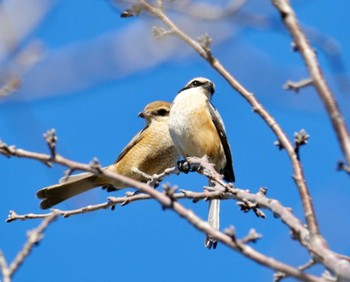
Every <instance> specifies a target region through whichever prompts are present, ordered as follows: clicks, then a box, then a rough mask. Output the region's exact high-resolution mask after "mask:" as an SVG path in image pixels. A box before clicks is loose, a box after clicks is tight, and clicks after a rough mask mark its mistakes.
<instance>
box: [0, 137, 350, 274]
mask: <svg viewBox="0 0 350 282" xmlns="http://www.w3.org/2000/svg"><path fill="white" fill-rule="evenodd" d="M0 148H2V150H0V153H1V152H2V151H4V153H5V154H6V155H9V154H10V155H11V156H17V157H25V158H31V159H36V160H39V161H46V160H48V159H51V162H53V163H59V164H62V165H64V166H67V167H69V168H71V169H72V168H74V169H79V170H84V171H89V172H92V173H94V174H98V175H103V177H105V178H107V179H109V180H112V181H113V180H118V181H123V182H124V183H125V184H126V185H128V186H130V187H135V188H136V189H138V190H139V191H140V192H143V193H146V194H147V195H144V194H136V195H133V196H131V197H128V196H126V197H122V198H112V197H111V198H109V201H108V202H106V203H102V204H99V205H94V206H93V205H90V206H88V207H85V208H82V209H78V210H73V211H68V212H64V211H57V210H53V214H54V215H55V217H56V216H58V215H63V216H65V217H68V216H70V215H74V214H78V213H84V212H91V211H93V210H97V209H103V208H108V207H113V206H115V205H116V203H120V204H123V205H125V204H127V203H129V202H131V201H132V200H134V201H136V200H142V199H149V198H153V199H156V200H157V201H158V202H159V203H161V205H162V207H163V208H164V209H173V210H174V211H175V212H176V213H178V214H179V215H180V216H181V217H183V218H185V219H186V220H188V221H189V222H190V223H191V224H192V225H193V226H194V227H195V228H197V229H199V230H201V231H202V232H204V233H205V234H208V235H210V236H212V237H213V238H216V239H218V241H220V242H222V243H224V244H225V245H227V246H229V247H230V248H232V249H234V250H236V251H239V252H241V253H242V254H243V255H245V256H247V257H249V258H251V259H253V260H254V261H256V262H258V263H259V264H262V265H265V266H267V267H270V268H272V269H274V270H276V271H280V272H283V273H287V274H288V275H289V276H292V277H295V278H298V279H303V280H304V281H320V280H319V279H318V278H316V277H314V276H310V275H307V274H304V273H303V272H301V271H299V270H297V269H295V268H293V267H291V266H288V265H286V264H283V263H281V262H278V261H276V260H274V259H272V258H269V257H266V256H265V255H263V254H261V253H259V252H257V251H255V250H254V249H252V248H250V247H248V246H247V245H245V244H243V242H244V241H243V242H241V241H237V242H233V240H232V236H231V237H230V236H228V235H225V234H224V233H222V232H220V231H218V230H216V229H214V228H212V227H211V226H210V225H209V224H208V223H207V222H205V221H203V220H201V219H200V218H199V217H197V216H196V215H195V214H194V213H193V212H192V211H190V210H187V209H186V208H184V207H183V206H182V205H180V204H179V203H178V202H177V199H179V198H181V197H182V198H184V197H187V198H188V197H191V193H188V192H182V193H180V194H177V193H174V192H175V189H173V188H171V187H168V188H166V189H165V190H166V191H165V193H164V192H159V191H157V190H155V189H154V188H153V187H151V186H149V185H147V184H145V183H141V182H138V181H135V180H133V179H130V178H127V177H124V176H122V175H118V174H116V173H113V172H109V171H105V170H101V169H100V166H99V164H98V163H97V162H96V161H94V162H92V164H90V165H86V164H81V163H78V162H74V161H71V160H68V159H65V158H63V157H62V156H60V155H59V154H57V153H56V154H55V157H54V158H52V156H50V155H46V154H39V153H33V152H29V151H25V150H22V149H16V148H14V147H13V146H12V147H11V146H10V147H9V146H7V145H4V143H2V147H1V146H0ZM9 148H11V149H9ZM187 161H188V162H189V165H190V169H191V170H194V169H196V170H198V172H199V173H202V174H204V175H205V176H207V177H208V178H209V179H211V180H212V181H214V183H217V185H218V186H217V187H216V189H215V191H214V192H212V193H213V194H215V195H216V196H217V197H219V198H220V199H222V198H223V197H224V196H225V195H226V196H227V197H228V198H233V199H236V200H240V201H248V202H250V203H252V205H253V208H258V207H259V208H268V209H270V210H271V211H272V212H273V213H274V214H276V215H278V217H279V218H281V219H282V221H283V222H284V223H286V224H287V225H288V226H289V227H290V228H291V230H292V232H293V234H294V238H295V239H298V240H299V241H300V242H301V244H302V245H304V246H306V247H307V248H308V250H309V251H310V252H311V253H312V254H317V257H318V258H321V259H322V258H326V257H327V261H326V262H325V264H326V266H327V267H329V268H330V269H339V267H338V266H339V264H342V265H343V266H345V264H344V261H345V260H341V259H340V258H339V256H337V254H334V253H333V252H331V251H330V250H329V249H328V247H327V246H326V245H325V244H324V241H323V239H322V237H318V238H317V241H315V237H312V236H310V233H309V231H308V229H307V228H305V226H304V225H303V224H302V223H301V222H300V220H298V219H297V218H295V217H294V216H293V215H292V213H291V211H290V209H288V208H284V207H283V206H281V205H280V204H279V202H278V201H276V200H272V199H268V198H267V197H266V189H260V190H259V192H258V193H257V194H251V193H249V192H247V191H245V190H239V189H235V188H233V186H232V184H230V183H229V184H227V183H225V182H224V181H223V180H222V175H220V174H218V173H217V172H216V171H215V169H214V167H213V165H212V164H210V163H209V162H208V159H207V158H202V159H200V158H187ZM192 193H193V192H192ZM192 195H195V197H193V199H195V198H196V199H197V200H198V199H199V198H203V199H208V198H210V197H211V195H210V192H209V191H204V192H202V193H197V194H192ZM113 201H114V202H113ZM51 215H52V214H51V213H50V215H47V214H44V215H33V214H29V215H23V216H21V215H20V216H19V215H17V214H16V213H14V212H11V213H10V215H9V218H8V221H14V220H16V219H22V220H23V219H29V218H40V217H42V218H49V217H50V216H51ZM345 262H346V263H347V264H349V262H347V261H345ZM341 270H342V271H344V273H342V272H341V273H340V275H342V276H344V275H348V276H347V277H350V273H347V272H346V269H341ZM348 271H350V267H349V268H348Z"/></svg>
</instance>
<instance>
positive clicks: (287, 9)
mask: <svg viewBox="0 0 350 282" xmlns="http://www.w3.org/2000/svg"><path fill="white" fill-rule="evenodd" d="M272 3H273V4H274V6H275V7H276V8H277V10H278V11H279V12H280V14H281V17H282V20H283V22H284V24H285V26H286V27H287V29H288V30H289V32H290V34H291V36H292V38H293V41H294V44H295V50H297V51H298V52H299V53H300V55H301V56H302V58H303V60H304V62H305V65H306V67H307V69H308V71H309V74H310V78H311V80H312V84H313V85H314V87H315V89H316V91H317V92H318V94H319V96H320V98H321V100H322V102H323V104H324V106H325V108H326V110H327V112H328V115H329V117H330V119H331V122H332V125H333V128H334V130H335V132H336V135H337V138H338V142H339V144H340V147H341V149H342V151H343V154H344V156H345V159H346V161H347V164H348V165H350V135H349V131H348V128H347V126H346V123H345V120H344V118H343V115H342V113H341V112H340V109H339V107H338V105H337V102H336V100H335V98H334V95H333V93H332V91H331V90H330V88H329V86H328V84H327V82H326V80H325V78H324V76H323V74H322V70H321V68H320V66H319V63H318V60H317V57H316V54H315V51H314V50H313V49H312V48H311V46H310V44H309V42H308V40H307V38H306V36H305V34H304V33H303V31H302V29H301V27H300V25H299V23H298V19H297V17H296V15H295V13H294V11H293V9H292V7H291V6H290V4H289V1H288V0H272Z"/></svg>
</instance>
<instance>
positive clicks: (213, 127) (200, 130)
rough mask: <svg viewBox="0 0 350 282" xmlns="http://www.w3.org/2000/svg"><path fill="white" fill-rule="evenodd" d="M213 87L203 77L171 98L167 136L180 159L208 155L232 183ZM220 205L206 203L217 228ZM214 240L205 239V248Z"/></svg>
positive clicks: (217, 201)
mask: <svg viewBox="0 0 350 282" xmlns="http://www.w3.org/2000/svg"><path fill="white" fill-rule="evenodd" d="M214 91H215V86H214V83H213V82H211V81H210V80H209V79H207V78H203V77H197V78H194V79H192V80H191V81H189V82H188V83H187V84H186V85H185V87H184V88H182V89H181V90H180V91H179V93H178V94H177V96H176V97H175V99H174V101H173V103H172V105H171V108H170V114H169V119H168V125H169V132H170V136H171V138H172V140H173V142H174V145H175V147H176V149H177V150H178V152H179V153H180V154H181V155H182V156H183V157H184V158H186V157H203V156H204V155H207V156H208V159H209V162H211V163H213V164H215V169H216V170H217V171H218V172H219V173H221V174H223V175H224V179H225V180H226V181H228V182H234V181H235V175H234V172H233V165H232V156H231V150H230V146H229V143H228V141H227V137H226V131H225V127H224V123H223V121H222V119H221V117H220V114H219V113H218V111H217V110H216V109H215V108H214V106H213V105H212V104H211V102H210V101H211V98H212V95H213V94H214ZM219 215H220V202H219V200H211V201H210V202H209V214H208V222H209V224H210V225H211V226H212V227H214V228H216V229H219V224H220V223H219ZM216 244H217V241H216V240H215V239H214V238H211V237H210V236H207V237H206V241H205V245H206V247H207V248H208V249H210V248H212V247H213V248H215V247H216Z"/></svg>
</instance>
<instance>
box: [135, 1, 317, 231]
mask: <svg viewBox="0 0 350 282" xmlns="http://www.w3.org/2000/svg"><path fill="white" fill-rule="evenodd" d="M138 2H139V5H140V7H142V9H143V10H144V11H146V12H148V13H149V14H151V15H153V16H155V17H157V18H158V19H159V20H161V21H162V22H163V23H164V24H165V25H166V26H167V27H168V28H169V29H170V31H171V34H173V35H176V36H177V37H179V38H180V39H181V40H183V41H184V42H185V43H187V44H188V45H189V46H190V47H192V48H193V49H194V50H195V51H196V52H197V53H198V54H199V55H200V56H201V57H202V58H203V59H205V60H206V61H207V62H208V63H209V64H210V65H211V66H212V67H213V68H214V69H215V70H216V71H217V72H218V73H219V74H220V75H221V76H222V77H223V78H224V79H225V80H226V81H227V82H228V83H229V84H230V85H231V87H232V88H233V89H235V90H236V91H237V92H238V93H239V94H241V96H242V97H243V98H244V99H245V100H246V101H247V102H248V103H249V104H250V105H251V106H252V107H253V110H254V111H255V112H256V113H257V114H259V115H260V117H261V118H262V119H263V120H264V121H265V122H266V124H267V125H268V126H269V127H270V128H271V130H272V131H273V132H274V133H275V135H276V136H277V138H278V141H279V143H280V144H281V146H282V147H283V148H284V149H285V150H286V152H287V153H288V156H289V158H290V161H291V164H292V167H293V171H294V175H293V179H294V181H295V183H296V186H297V187H298V191H299V194H300V197H301V199H302V204H303V209H304V215H305V218H306V222H307V226H308V228H309V230H310V231H311V234H312V235H313V234H315V235H318V234H319V228H318V224H317V220H316V217H315V212H314V208H313V204H312V200H311V195H310V193H309V189H308V187H307V185H306V181H305V178H304V173H303V169H302V166H301V164H300V161H299V160H298V157H297V155H296V153H295V150H294V146H293V144H292V143H291V141H290V140H289V139H288V137H287V135H286V134H285V133H284V131H283V130H282V128H281V127H280V126H279V124H278V123H277V122H276V120H275V119H274V118H273V117H272V116H271V115H270V114H269V113H268V112H267V111H266V110H265V108H264V107H263V106H262V104H261V103H260V102H259V101H258V100H257V98H256V97H255V96H254V95H253V94H252V93H250V92H249V91H248V90H247V89H245V88H244V87H243V86H242V85H241V84H240V83H239V82H238V81H237V80H236V79H235V78H234V77H233V76H232V75H231V74H230V73H229V72H228V71H227V70H226V69H225V68H224V66H223V65H222V64H221V63H220V62H219V60H218V59H217V58H215V57H214V56H213V55H212V53H211V50H210V49H209V48H207V47H206V46H202V45H201V44H200V43H198V42H197V41H195V40H193V39H192V38H191V37H189V36H188V35H187V34H186V33H184V32H183V31H182V30H181V29H180V28H179V27H178V26H177V25H175V23H174V22H173V21H172V20H171V19H170V18H169V17H168V16H167V15H166V14H165V13H164V11H163V10H162V9H160V8H158V7H156V6H153V5H151V4H149V3H148V2H147V1H145V0H138Z"/></svg>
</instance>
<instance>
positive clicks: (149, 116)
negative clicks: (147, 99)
mask: <svg viewBox="0 0 350 282" xmlns="http://www.w3.org/2000/svg"><path fill="white" fill-rule="evenodd" d="M170 105H171V104H170V103H169V102H165V101H155V102H152V103H149V104H148V105H146V107H145V108H144V109H143V111H142V112H140V113H139V117H141V118H144V119H145V120H146V121H147V124H149V123H150V122H151V121H152V120H153V119H155V120H160V119H164V118H168V116H169V112H170Z"/></svg>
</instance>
